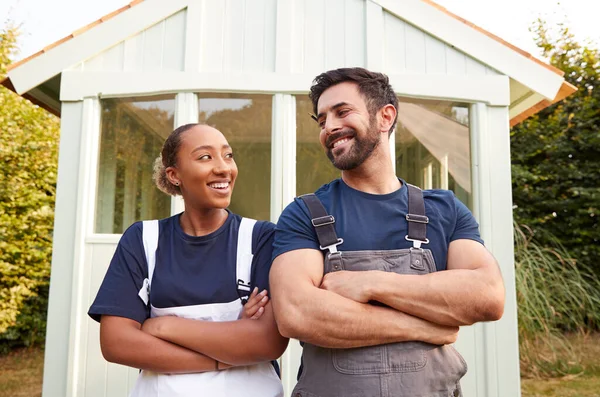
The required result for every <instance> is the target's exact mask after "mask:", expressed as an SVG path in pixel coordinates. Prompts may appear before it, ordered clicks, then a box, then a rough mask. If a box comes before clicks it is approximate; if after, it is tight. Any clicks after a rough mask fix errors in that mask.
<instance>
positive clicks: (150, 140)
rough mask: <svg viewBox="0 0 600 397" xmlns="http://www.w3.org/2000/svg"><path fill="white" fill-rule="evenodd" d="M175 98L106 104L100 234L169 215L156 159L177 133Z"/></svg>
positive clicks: (168, 201)
mask: <svg viewBox="0 0 600 397" xmlns="http://www.w3.org/2000/svg"><path fill="white" fill-rule="evenodd" d="M174 107H175V99H174V96H154V97H143V98H118V99H103V100H102V119H101V133H100V155H99V164H98V186H97V192H96V221H95V231H96V233H123V231H125V229H126V228H127V227H129V226H130V225H131V224H132V223H134V222H136V221H139V220H143V219H160V218H165V217H168V216H169V215H170V211H171V198H170V196H168V195H166V194H164V193H162V192H161V191H160V190H158V189H157V188H156V186H155V185H154V182H153V181H152V171H153V165H154V159H156V157H158V155H159V154H160V150H161V148H162V144H163V142H164V140H165V139H166V137H167V136H168V135H169V133H170V132H171V131H172V130H173V115H174Z"/></svg>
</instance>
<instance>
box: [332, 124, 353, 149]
mask: <svg viewBox="0 0 600 397" xmlns="http://www.w3.org/2000/svg"><path fill="white" fill-rule="evenodd" d="M355 136H356V131H355V130H353V129H349V130H345V131H340V132H337V133H335V134H332V135H329V136H328V137H327V139H326V140H325V146H326V147H327V148H328V149H331V148H332V147H331V144H332V143H333V142H335V141H337V140H338V139H342V138H354V137H355Z"/></svg>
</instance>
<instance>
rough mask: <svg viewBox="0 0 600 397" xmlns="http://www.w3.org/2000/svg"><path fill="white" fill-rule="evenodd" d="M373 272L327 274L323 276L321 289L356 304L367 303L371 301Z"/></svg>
mask: <svg viewBox="0 0 600 397" xmlns="http://www.w3.org/2000/svg"><path fill="white" fill-rule="evenodd" d="M371 274H372V273H371V271H347V270H341V271H339V272H331V273H327V274H326V275H325V276H323V281H322V282H321V286H320V288H321V289H324V290H327V291H331V292H335V293H336V294H338V295H341V296H343V297H344V298H348V299H352V300H353V301H355V302H359V303H367V302H369V301H370V300H371V293H370V289H369V286H370V285H371V282H370V280H369V279H370V276H371Z"/></svg>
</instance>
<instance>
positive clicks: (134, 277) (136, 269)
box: [88, 213, 275, 323]
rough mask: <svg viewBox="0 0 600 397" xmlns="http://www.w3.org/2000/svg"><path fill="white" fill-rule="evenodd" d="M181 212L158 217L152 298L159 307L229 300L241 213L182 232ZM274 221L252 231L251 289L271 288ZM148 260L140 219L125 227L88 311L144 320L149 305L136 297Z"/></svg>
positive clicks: (94, 314) (97, 316)
mask: <svg viewBox="0 0 600 397" xmlns="http://www.w3.org/2000/svg"><path fill="white" fill-rule="evenodd" d="M179 216H180V214H179V215H175V216H172V217H170V218H166V219H162V220H160V221H159V240H158V248H157V250H156V266H155V269H154V276H153V278H152V283H151V284H152V288H151V291H150V302H151V303H152V305H153V306H154V307H157V308H168V307H178V306H190V305H204V304H211V303H227V302H232V301H234V300H236V299H238V298H239V295H238V291H237V280H236V253H237V238H238V231H239V227H240V222H241V219H242V218H241V216H239V215H236V214H232V213H229V216H228V217H227V220H226V221H225V223H224V224H223V225H222V226H221V227H220V228H219V229H217V230H216V231H214V232H213V233H210V234H208V235H206V236H199V237H196V236H190V235H187V234H185V233H184V232H183V230H182V229H181V226H180V224H179ZM274 229H275V225H274V224H272V223H270V222H265V221H258V222H257V223H256V225H255V226H254V230H253V233H252V252H253V254H254V257H253V260H252V275H251V280H250V281H251V287H252V289H254V287H255V286H256V287H258V288H259V290H260V291H262V290H263V289H268V287H269V269H270V267H271V255H272V243H273V234H274ZM147 276H148V264H147V262H146V256H145V253H144V245H143V242H142V223H141V222H137V223H134V224H133V225H132V226H131V227H129V228H128V229H127V230H126V231H125V233H124V234H123V236H122V237H121V240H120V241H119V244H118V246H117V249H116V252H115V254H114V256H113V258H112V261H111V263H110V266H109V268H108V271H107V273H106V276H105V277H104V281H103V282H102V285H101V286H100V290H99V291H98V295H97V296H96V299H95V300H94V303H93V304H92V306H91V307H90V310H89V312H88V314H89V315H90V317H92V318H93V319H94V320H96V321H100V317H101V316H102V315H103V314H106V315H112V316H119V317H126V318H130V319H132V320H135V321H137V322H139V323H143V322H144V320H146V319H147V318H148V317H149V310H148V307H147V306H146V305H145V304H144V302H143V301H142V299H141V298H140V297H139V296H138V292H139V290H140V289H141V288H142V284H143V281H144V279H145V278H147Z"/></svg>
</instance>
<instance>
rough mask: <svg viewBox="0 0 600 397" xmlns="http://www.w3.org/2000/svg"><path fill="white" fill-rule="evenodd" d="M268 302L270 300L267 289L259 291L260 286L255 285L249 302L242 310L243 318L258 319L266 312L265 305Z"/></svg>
mask: <svg viewBox="0 0 600 397" xmlns="http://www.w3.org/2000/svg"><path fill="white" fill-rule="evenodd" d="M267 302H269V297H268V296H267V290H266V289H264V290H262V291H261V292H260V293H259V292H258V287H254V290H253V291H252V293H251V294H250V298H249V299H248V302H246V304H245V305H244V309H243V310H242V318H243V319H251V320H258V319H259V318H260V317H261V316H262V315H263V313H264V312H265V305H266V304H267Z"/></svg>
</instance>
